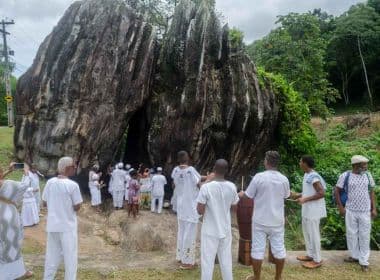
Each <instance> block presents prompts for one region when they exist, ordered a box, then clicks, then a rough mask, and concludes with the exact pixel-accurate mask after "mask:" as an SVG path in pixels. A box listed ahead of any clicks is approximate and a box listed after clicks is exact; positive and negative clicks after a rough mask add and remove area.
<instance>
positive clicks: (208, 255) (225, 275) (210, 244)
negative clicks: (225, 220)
mask: <svg viewBox="0 0 380 280" xmlns="http://www.w3.org/2000/svg"><path fill="white" fill-rule="evenodd" d="M231 243H232V237H231V236H228V237H226V238H217V237H213V236H210V235H207V234H202V235H201V279H202V280H212V276H213V274H214V265H215V257H216V255H218V261H219V265H220V270H221V272H222V279H223V280H232V279H233V277H232V253H231Z"/></svg>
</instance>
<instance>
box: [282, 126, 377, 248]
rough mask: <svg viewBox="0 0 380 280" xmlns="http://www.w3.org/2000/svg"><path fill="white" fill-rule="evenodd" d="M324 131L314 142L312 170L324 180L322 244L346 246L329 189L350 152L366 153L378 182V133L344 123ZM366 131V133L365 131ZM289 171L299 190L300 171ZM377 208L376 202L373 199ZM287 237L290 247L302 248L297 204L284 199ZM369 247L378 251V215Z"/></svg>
mask: <svg viewBox="0 0 380 280" xmlns="http://www.w3.org/2000/svg"><path fill="white" fill-rule="evenodd" d="M322 129H323V131H325V130H326V131H327V133H326V135H325V136H324V137H321V140H322V141H320V142H318V144H317V145H316V149H315V153H313V155H314V156H315V159H316V162H317V167H316V170H317V171H318V172H319V173H320V174H321V175H322V176H323V178H324V179H325V180H326V182H327V184H328V187H327V194H326V204H327V211H328V216H327V218H326V219H324V220H323V221H322V226H321V229H322V246H323V247H324V248H325V249H346V239H345V224H344V219H343V217H342V216H340V215H339V212H338V210H337V208H336V206H335V205H334V203H333V202H332V191H333V188H334V186H335V184H336V182H337V180H338V177H339V175H340V174H341V173H343V172H344V171H346V170H350V158H351V157H352V155H354V154H362V155H365V156H367V157H368V158H369V159H370V160H371V161H370V165H369V170H370V172H371V173H372V175H373V177H374V178H375V181H376V183H377V184H379V179H380V170H379V169H378V166H379V165H380V154H379V147H380V133H379V132H378V131H379V130H378V127H376V126H375V127H373V128H371V132H370V133H369V135H364V136H362V135H360V130H357V129H353V130H349V129H347V127H346V126H345V125H344V124H339V125H336V126H334V127H332V128H328V129H326V128H322ZM367 134H368V133H367ZM294 169H295V170H294V172H293V173H289V177H290V180H291V183H292V189H293V190H295V191H301V188H302V179H303V174H302V172H301V171H299V170H296V167H294ZM376 193H377V197H379V195H380V189H379V188H377V190H376ZM377 205H378V207H377V208H378V209H379V208H380V201H379V200H378V201H377ZM287 211H288V215H287V217H288V220H287V240H289V242H288V243H290V244H289V245H290V246H291V247H293V248H294V249H302V248H303V237H302V231H301V226H300V225H301V211H300V206H298V205H296V204H294V202H288V205H287ZM371 248H372V249H375V250H380V218H379V217H378V218H376V219H375V220H374V221H373V227H372V235H371Z"/></svg>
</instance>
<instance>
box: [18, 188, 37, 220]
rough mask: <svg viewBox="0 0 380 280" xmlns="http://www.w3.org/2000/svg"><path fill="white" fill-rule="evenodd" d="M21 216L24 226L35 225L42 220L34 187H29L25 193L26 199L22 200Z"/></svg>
mask: <svg viewBox="0 0 380 280" xmlns="http://www.w3.org/2000/svg"><path fill="white" fill-rule="evenodd" d="M21 218H22V224H23V226H24V227H29V226H34V225H37V224H38V223H39V222H40V217H39V214H38V208H37V202H36V199H35V197H34V189H33V187H29V188H28V189H27V190H26V192H25V193H24V199H23V202H22V209H21Z"/></svg>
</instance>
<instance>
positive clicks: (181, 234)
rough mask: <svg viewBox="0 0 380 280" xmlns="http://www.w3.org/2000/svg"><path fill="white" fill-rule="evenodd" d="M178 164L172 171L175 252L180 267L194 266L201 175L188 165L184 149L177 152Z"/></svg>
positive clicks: (187, 157)
mask: <svg viewBox="0 0 380 280" xmlns="http://www.w3.org/2000/svg"><path fill="white" fill-rule="evenodd" d="M178 162H179V164H180V165H179V166H177V167H175V168H174V169H173V172H172V178H173V182H174V185H175V188H176V189H177V219H178V234H177V254H176V259H177V261H178V262H179V263H180V264H181V265H180V268H181V269H193V268H195V243H196V239H197V226H198V222H199V214H198V213H197V209H196V208H197V197H198V193H199V184H200V182H201V175H200V174H199V173H198V172H197V171H196V170H195V168H194V167H192V166H189V165H188V164H189V155H188V153H187V152H185V151H181V152H179V153H178Z"/></svg>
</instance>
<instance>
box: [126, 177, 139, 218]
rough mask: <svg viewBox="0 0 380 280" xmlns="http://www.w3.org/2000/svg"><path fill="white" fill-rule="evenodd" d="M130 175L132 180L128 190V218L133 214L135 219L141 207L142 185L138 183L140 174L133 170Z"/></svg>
mask: <svg viewBox="0 0 380 280" xmlns="http://www.w3.org/2000/svg"><path fill="white" fill-rule="evenodd" d="M129 175H130V176H131V180H130V181H129V188H128V217H130V216H131V213H132V215H133V217H134V218H136V215H137V212H138V207H139V190H140V184H139V182H138V181H137V179H138V173H137V171H136V170H132V171H131V173H130V174H129Z"/></svg>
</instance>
